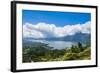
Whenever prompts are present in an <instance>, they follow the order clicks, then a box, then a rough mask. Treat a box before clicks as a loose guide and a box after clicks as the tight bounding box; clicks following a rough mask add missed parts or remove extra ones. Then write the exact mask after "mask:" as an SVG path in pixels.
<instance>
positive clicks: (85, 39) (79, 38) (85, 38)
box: [25, 33, 91, 43]
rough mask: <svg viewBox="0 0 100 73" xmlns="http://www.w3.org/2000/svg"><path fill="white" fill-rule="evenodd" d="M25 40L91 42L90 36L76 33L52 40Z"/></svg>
mask: <svg viewBox="0 0 100 73" xmlns="http://www.w3.org/2000/svg"><path fill="white" fill-rule="evenodd" d="M25 39H26V40H47V41H72V42H82V43H84V42H89V41H90V40H91V34H85V33H76V34H74V35H69V36H64V37H58V38H57V37H52V38H38V39H35V38H25Z"/></svg>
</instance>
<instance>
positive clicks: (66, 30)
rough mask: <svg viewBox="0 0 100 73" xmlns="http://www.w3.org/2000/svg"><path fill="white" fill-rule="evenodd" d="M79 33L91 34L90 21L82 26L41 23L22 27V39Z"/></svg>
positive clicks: (27, 24) (26, 24)
mask: <svg viewBox="0 0 100 73" xmlns="http://www.w3.org/2000/svg"><path fill="white" fill-rule="evenodd" d="M79 32H81V33H86V34H89V33H90V32H91V23H90V21H88V22H86V23H84V24H74V25H65V26H63V27H59V26H56V25H55V24H47V23H42V22H40V23H38V24H30V23H25V24H24V25H23V37H24V38H50V37H64V36H68V35H74V34H76V33H79Z"/></svg>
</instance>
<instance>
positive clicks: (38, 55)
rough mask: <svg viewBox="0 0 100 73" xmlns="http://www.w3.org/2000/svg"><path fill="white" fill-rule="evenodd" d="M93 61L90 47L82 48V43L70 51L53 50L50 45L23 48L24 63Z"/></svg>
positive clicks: (72, 47)
mask: <svg viewBox="0 0 100 73" xmlns="http://www.w3.org/2000/svg"><path fill="white" fill-rule="evenodd" d="M87 59H91V49H90V46H89V45H86V46H85V47H83V46H82V44H81V43H80V42H78V43H77V45H72V46H71V48H70V49H68V48H65V49H60V50H59V49H52V48H50V47H49V46H48V45H43V46H35V47H34V46H32V47H26V46H25V47H23V62H24V63H26V62H32V61H33V62H48V61H69V60H87Z"/></svg>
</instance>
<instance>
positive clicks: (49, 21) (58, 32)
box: [22, 10, 91, 38]
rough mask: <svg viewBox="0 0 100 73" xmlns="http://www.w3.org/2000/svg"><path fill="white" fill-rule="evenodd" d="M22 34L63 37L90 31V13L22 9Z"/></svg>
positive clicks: (36, 36)
mask: <svg viewBox="0 0 100 73" xmlns="http://www.w3.org/2000/svg"><path fill="white" fill-rule="evenodd" d="M22 20H23V35H24V37H31V38H47V37H64V36H68V35H74V34H76V33H78V32H82V33H86V34H88V33H90V24H91V14H90V13H82V12H80V13H79V12H55V11H36V10H23V12H22Z"/></svg>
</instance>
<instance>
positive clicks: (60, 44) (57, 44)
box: [31, 40, 76, 49]
mask: <svg viewBox="0 0 100 73" xmlns="http://www.w3.org/2000/svg"><path fill="white" fill-rule="evenodd" d="M31 41H33V42H41V43H44V44H48V45H49V46H50V47H53V48H54V49H64V48H70V47H71V46H72V45H75V44H76V43H75V42H69V41H47V40H31Z"/></svg>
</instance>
